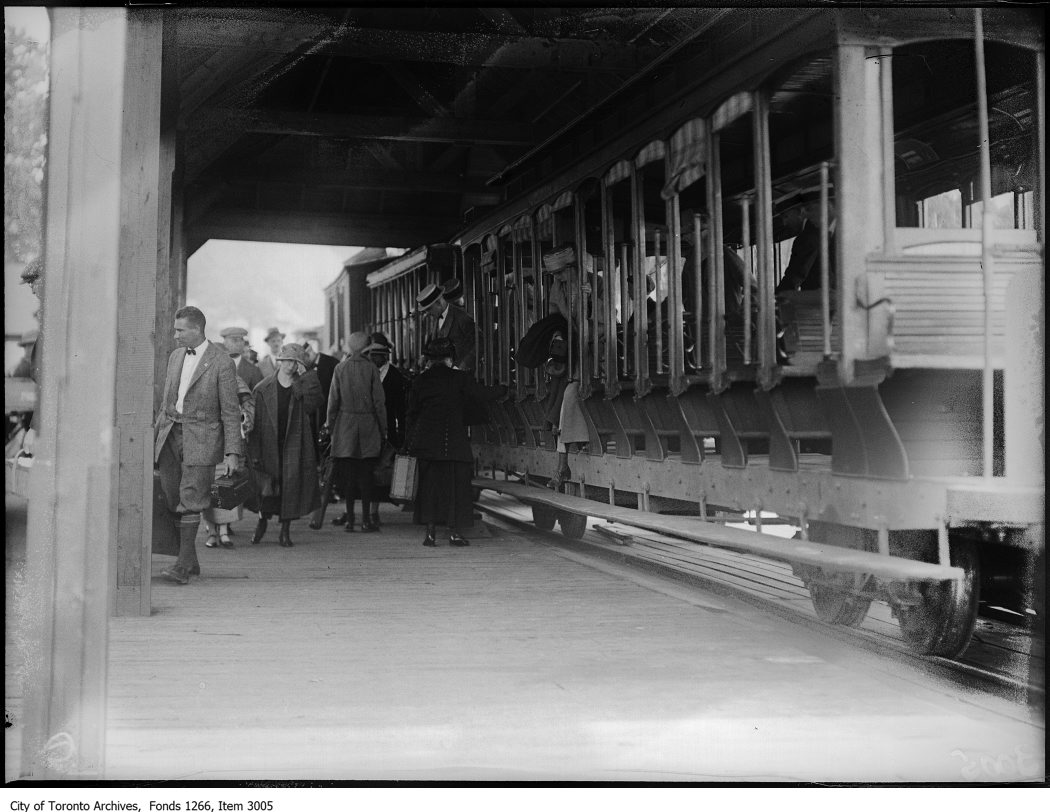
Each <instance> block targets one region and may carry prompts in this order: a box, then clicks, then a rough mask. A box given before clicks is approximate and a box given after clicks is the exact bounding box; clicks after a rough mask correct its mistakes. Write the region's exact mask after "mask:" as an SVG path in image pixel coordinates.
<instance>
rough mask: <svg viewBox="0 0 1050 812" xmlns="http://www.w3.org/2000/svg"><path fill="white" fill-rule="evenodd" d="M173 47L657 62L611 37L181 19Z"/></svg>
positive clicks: (541, 63) (404, 57)
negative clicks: (307, 48) (301, 48)
mask: <svg viewBox="0 0 1050 812" xmlns="http://www.w3.org/2000/svg"><path fill="white" fill-rule="evenodd" d="M178 43H179V46H180V47H183V48H209V49H223V50H225V51H227V52H229V51H231V50H235V49H246V50H249V51H269V52H276V53H290V52H291V51H293V50H295V49H297V48H300V47H301V46H302V45H303V44H304V43H312V46H311V47H310V52H311V53H314V54H323V55H327V54H332V55H337V56H346V57H351V58H353V59H364V60H370V61H380V62H387V61H394V62H437V63H445V64H453V65H461V66H468V65H471V66H477V67H501V68H522V69H532V68H535V67H556V68H558V69H561V70H565V71H601V70H611V71H617V72H619V71H633V70H636V69H638V68H639V67H641V66H643V65H645V64H647V63H648V62H650V61H651V60H652V59H654V58H655V56H656V55H657V53H658V51H657V49H656V48H654V47H653V46H649V45H630V44H627V43H623V42H620V41H617V40H614V39H612V38H601V39H571V38H560V37H559V38H552V37H534V36H522V35H516V34H481V33H475V32H471V31H464V32H445V31H442V32H434V31H411V30H397V29H379V28H355V27H353V26H340V27H338V28H335V27H333V26H327V27H324V26H321V25H319V24H312V25H311V24H302V23H298V24H296V23H288V24H285V25H281V24H277V23H269V22H259V21H254V20H231V19H216V18H207V17H201V18H198V17H189V18H186V17H184V18H182V19H180V21H179V30H178Z"/></svg>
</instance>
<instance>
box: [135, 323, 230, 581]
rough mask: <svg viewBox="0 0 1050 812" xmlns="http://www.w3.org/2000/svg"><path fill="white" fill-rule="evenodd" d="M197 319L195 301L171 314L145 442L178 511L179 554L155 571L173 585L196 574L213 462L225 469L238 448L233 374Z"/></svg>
mask: <svg viewBox="0 0 1050 812" xmlns="http://www.w3.org/2000/svg"><path fill="white" fill-rule="evenodd" d="M205 323H206V322H205V318H204V314H203V313H202V312H201V311H200V310H198V309H197V308H196V307H183V308H180V309H179V310H178V311H176V313H175V344H176V348H175V350H174V351H173V352H172V353H171V355H170V356H168V371H167V374H166V375H165V378H164V395H163V396H162V398H161V411H160V414H159V415H158V416H157V423H156V436H155V440H154V446H153V454H154V456H153V460H154V462H155V463H156V464H157V465H158V467H159V468H160V481H161V487H162V489H163V491H164V496H165V498H166V499H167V502H168V507H169V509H170V510H171V511H172V513H175V514H177V515H178V517H179V521H178V525H179V556H178V559H177V560H176V562H175V566H173V567H171V568H170V569H167V570H165V571H164V573H163V575H164V576H165V577H166V578H168V579H170V580H172V581H174V582H175V583H177V584H186V583H189V578H190V576H191V575H199V574H200V564H199V563H198V561H197V548H196V538H197V527H198V525H199V524H200V520H201V511H203V510H204V509H205V508H207V507H210V505H211V484H212V481H213V480H214V479H215V466H216V465H218V464H219V463H225V468H226V473H227V474H231V473H233V472H235V471H237V470H238V469H240V467H241V457H242V455H243V453H244V452H243V441H242V439H241V430H240V424H241V408H240V404H239V402H238V399H237V373H236V371H235V369H234V365H233V360H232V359H231V358H230V356H229V355H228V354H227V353H226V352H224V351H223V350H221V349H219V347H218V346H216V345H215V344H213V343H212V342H210V341H208V339H206V338H205V337H204V326H205Z"/></svg>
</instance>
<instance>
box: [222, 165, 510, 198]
mask: <svg viewBox="0 0 1050 812" xmlns="http://www.w3.org/2000/svg"><path fill="white" fill-rule="evenodd" d="M216 176H217V177H221V178H222V179H223V180H224V181H226V182H227V183H299V184H305V185H307V186H310V187H322V186H329V187H331V186H345V187H349V188H354V189H386V190H387V191H391V192H447V193H467V192H481V193H484V192H491V191H492V189H491V187H488V186H486V185H485V178H484V177H479V176H476V177H473V178H465V177H463V176H462V175H460V174H457V173H455V172H433V171H430V172H405V171H400V172H397V171H393V170H389V169H363V168H362V169H358V168H351V169H295V168H287V169H286V168H283V167H274V168H272V169H271V168H269V167H260V168H258V169H256V168H254V167H245V168H243V169H241V170H238V171H235V172H225V173H224V172H217V173H216Z"/></svg>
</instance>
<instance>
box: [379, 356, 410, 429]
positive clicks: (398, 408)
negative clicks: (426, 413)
mask: <svg viewBox="0 0 1050 812" xmlns="http://www.w3.org/2000/svg"><path fill="white" fill-rule="evenodd" d="M383 396H384V397H385V398H386V431H387V435H386V436H387V439H388V440H390V444H391V445H393V446H394V448H400V447H401V443H403V442H404V441H405V409H406V408H407V406H408V378H406V377H405V375H404V373H403V372H401V370H399V369H398V368H397V367H395V366H394V365H393V364H391V365H390V366H389V367H387V370H386V377H385V378H383Z"/></svg>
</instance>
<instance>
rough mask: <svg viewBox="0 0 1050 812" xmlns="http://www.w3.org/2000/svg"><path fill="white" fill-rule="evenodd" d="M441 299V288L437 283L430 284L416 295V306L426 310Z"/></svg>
mask: <svg viewBox="0 0 1050 812" xmlns="http://www.w3.org/2000/svg"><path fill="white" fill-rule="evenodd" d="M439 301H441V288H439V287H438V286H437V285H434V284H430V285H427V286H426V287H425V288H423V290H421V291H420V292H419V295H418V296H417V297H416V306H417V307H418V308H419V309H420V310H426V309H427V308H428V307H430V306H431V305H432V304H434V302H439Z"/></svg>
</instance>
